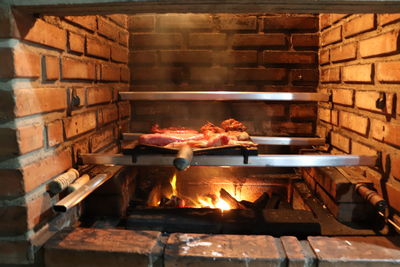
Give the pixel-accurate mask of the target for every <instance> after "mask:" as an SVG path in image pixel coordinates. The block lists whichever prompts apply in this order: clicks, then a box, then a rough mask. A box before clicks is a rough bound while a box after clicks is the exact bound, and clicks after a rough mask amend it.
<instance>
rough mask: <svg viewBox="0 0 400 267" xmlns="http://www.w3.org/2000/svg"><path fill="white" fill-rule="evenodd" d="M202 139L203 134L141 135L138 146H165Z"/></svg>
mask: <svg viewBox="0 0 400 267" xmlns="http://www.w3.org/2000/svg"><path fill="white" fill-rule="evenodd" d="M201 139H204V135H203V134H199V133H197V134H171V133H164V134H161V133H155V134H143V135H141V136H140V137H139V144H142V145H154V146H165V145H168V144H170V143H174V142H185V141H189V140H201Z"/></svg>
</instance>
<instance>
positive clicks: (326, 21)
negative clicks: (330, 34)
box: [319, 14, 331, 30]
mask: <svg viewBox="0 0 400 267" xmlns="http://www.w3.org/2000/svg"><path fill="white" fill-rule="evenodd" d="M330 25H331V15H330V14H320V15H319V27H320V29H321V30H322V29H325V28H326V27H328V26H330Z"/></svg>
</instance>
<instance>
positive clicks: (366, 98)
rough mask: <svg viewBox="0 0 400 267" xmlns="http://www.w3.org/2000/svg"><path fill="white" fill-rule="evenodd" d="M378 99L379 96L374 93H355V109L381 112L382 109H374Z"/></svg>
mask: <svg viewBox="0 0 400 267" xmlns="http://www.w3.org/2000/svg"><path fill="white" fill-rule="evenodd" d="M380 97H381V94H380V93H379V92H376V91H356V107H358V108H361V109H366V110H371V111H377V112H382V111H383V110H382V109H378V108H377V107H376V102H377V100H378V99H379V98H380Z"/></svg>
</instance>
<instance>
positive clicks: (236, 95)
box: [81, 91, 377, 167]
mask: <svg viewBox="0 0 400 267" xmlns="http://www.w3.org/2000/svg"><path fill="white" fill-rule="evenodd" d="M119 94H120V98H121V99H122V100H131V101H171V100H177V101H185V100H188V101H240V100H241V101H249V100H251V101H329V95H328V94H324V93H288V92H231V91H210V92H205V91H196V92H191V91H184V92H170V91H169V92H168V91H165V92H164V91H147V92H120V93H119ZM139 135H140V134H139V133H124V134H122V137H123V140H135V139H137V137H138V136H139ZM251 138H252V140H253V141H254V142H255V143H257V144H260V145H298V146H302V145H323V144H324V143H325V139H323V138H315V137H267V136H252V137H251ZM173 159H174V156H171V155H162V154H160V155H157V154H155V155H139V156H137V158H136V159H135V161H133V160H132V157H131V156H129V155H122V154H115V155H109V154H83V155H81V161H82V163H83V164H103V165H106V164H116V165H133V166H151V165H161V166H173ZM376 161H377V157H376V156H369V155H330V154H328V155H318V154H317V155H258V156H249V157H248V161H247V162H244V161H243V157H242V156H233V155H224V156H211V155H210V156H195V157H193V160H192V163H191V165H193V166H252V167H267V166H270V167H305V166H307V167H318V166H360V165H363V166H375V165H376Z"/></svg>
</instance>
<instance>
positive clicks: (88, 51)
mask: <svg viewBox="0 0 400 267" xmlns="http://www.w3.org/2000/svg"><path fill="white" fill-rule="evenodd" d="M1 8H2V11H3V13H2V17H1V19H0V20H1V22H2V23H1V26H0V38H1V39H0V58H1V59H2V60H1V64H2V66H1V68H0V144H1V149H0V156H1V159H2V160H1V162H0V215H1V216H0V264H3V263H30V262H33V261H34V260H35V256H34V252H35V251H36V250H37V249H38V248H39V247H40V246H41V244H42V243H43V242H45V241H46V240H47V239H48V238H49V237H50V236H51V234H52V233H54V230H56V229H57V227H59V228H62V226H65V225H68V223H72V222H73V221H71V217H65V216H64V215H63V216H56V214H55V213H54V212H53V211H52V209H51V207H52V205H53V204H54V203H55V202H57V201H58V199H59V196H58V195H50V194H49V193H48V192H47V191H46V185H47V184H48V183H49V182H50V181H51V180H52V179H53V178H54V177H56V176H57V175H59V174H61V173H62V172H64V171H65V170H67V169H68V168H70V167H72V166H74V165H75V163H76V160H77V157H76V155H77V153H78V152H79V151H80V152H97V151H113V152H115V151H117V144H116V139H117V138H118V132H119V128H123V129H124V130H126V129H128V128H129V127H128V124H129V116H130V111H129V109H130V106H129V103H127V102H119V101H118V91H120V90H126V89H127V87H128V82H129V69H128V67H127V58H128V57H127V55H128V48H127V46H128V37H129V36H128V32H127V20H126V16H122V15H110V16H86V17H62V18H59V17H41V18H36V19H35V18H33V17H30V16H27V15H25V14H17V13H15V16H13V15H12V12H11V11H10V10H9V9H8V7H7V6H5V7H4V6H1ZM3 15H4V16H3ZM3 22H4V23H3ZM75 212H76V211H75ZM49 225H52V226H51V227H49ZM54 227H55V229H54ZM49 229H50V230H49Z"/></svg>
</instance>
